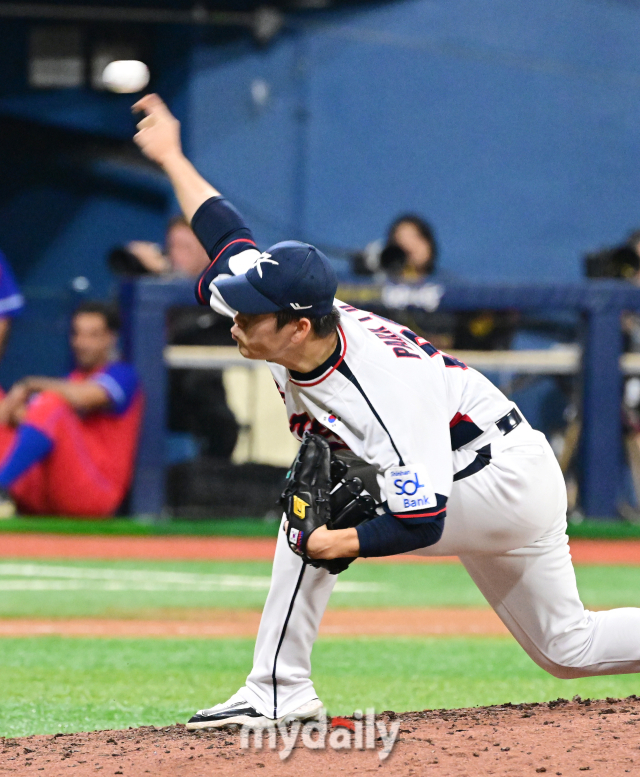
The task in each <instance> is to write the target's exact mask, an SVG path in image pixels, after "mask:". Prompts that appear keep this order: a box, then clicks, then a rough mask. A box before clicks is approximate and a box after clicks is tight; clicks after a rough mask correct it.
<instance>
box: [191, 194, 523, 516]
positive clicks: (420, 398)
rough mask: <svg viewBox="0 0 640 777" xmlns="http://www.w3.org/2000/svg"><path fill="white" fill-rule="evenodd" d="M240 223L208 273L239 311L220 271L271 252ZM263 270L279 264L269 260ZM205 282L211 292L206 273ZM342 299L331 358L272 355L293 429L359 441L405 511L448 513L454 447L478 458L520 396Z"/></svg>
mask: <svg viewBox="0 0 640 777" xmlns="http://www.w3.org/2000/svg"><path fill="white" fill-rule="evenodd" d="M216 204H217V206H218V208H220V207H221V206H223V203H222V202H220V201H214V205H216ZM243 228H244V229H245V230H246V227H244V225H243ZM194 229H196V232H197V231H198V230H197V219H196V218H194ZM237 232H238V230H235V231H232V232H231V233H229V232H228V231H227V233H226V234H225V239H224V241H223V245H222V247H220V246H219V248H220V250H219V251H218V253H217V257H216V259H215V260H214V262H213V263H212V267H210V268H209V270H208V271H207V272H206V273H205V274H204V275H203V279H204V283H206V284H207V285H208V291H209V295H210V299H209V304H210V305H211V307H212V308H213V309H214V310H215V311H217V312H218V313H222V314H225V315H230V316H232V315H234V313H235V311H233V310H231V309H230V308H229V306H228V305H227V304H226V303H225V302H224V300H223V299H222V297H221V296H220V293H219V292H218V291H217V289H216V287H215V284H214V283H213V280H214V279H215V278H217V277H219V276H220V274H221V272H220V271H222V272H224V273H225V274H233V275H238V274H240V273H243V272H246V271H247V270H248V269H249V267H251V266H253V265H255V263H256V262H257V261H258V260H259V257H260V256H261V254H260V252H259V251H258V250H257V249H256V248H255V247H253V245H252V246H248V245H247V244H248V243H249V242H250V240H249V239H246V238H244V237H241V238H238V237H237V236H236V233H237ZM201 239H202V238H201ZM203 242H204V244H205V247H208V246H207V242H206V241H203ZM209 242H211V241H209ZM220 259H222V260H223V261H220ZM215 265H217V266H215ZM262 270H263V272H265V273H267V272H269V264H268V263H265V264H263V265H262ZM199 289H200V296H201V301H204V299H206V297H205V298H204V299H203V293H202V292H203V281H201V282H200V283H199ZM335 305H336V307H337V308H338V309H339V311H340V316H341V323H340V327H339V332H338V344H337V346H336V349H335V351H334V353H333V354H332V356H331V357H330V358H329V359H328V360H327V361H326V362H325V363H324V364H322V365H320V366H319V367H318V368H317V369H315V370H313V372H310V373H305V374H300V373H296V372H290V371H289V370H287V369H286V368H285V367H282V366H280V365H278V364H272V363H269V368H270V370H271V372H272V374H273V377H274V379H275V382H276V384H277V386H278V389H279V391H280V393H281V395H282V397H283V399H284V402H285V404H286V407H287V415H288V418H289V426H290V428H291V432H292V433H293V434H294V436H295V437H297V438H298V439H302V436H303V434H304V433H305V432H306V431H311V432H313V433H316V434H321V435H323V436H324V437H326V438H328V439H329V441H330V442H331V443H332V447H333V448H341V447H342V448H344V447H346V448H349V449H350V450H351V451H352V452H353V453H355V454H356V455H357V456H359V457H360V458H361V459H363V460H364V461H366V462H367V463H369V464H371V465H373V466H374V467H375V469H376V472H377V473H378V482H379V486H380V491H381V496H382V499H383V500H386V501H387V502H388V506H389V511H390V512H391V513H392V514H393V515H394V516H395V517H397V518H401V519H403V520H405V521H408V522H411V523H422V522H424V521H426V520H430V519H432V518H433V517H435V516H436V515H442V516H444V514H445V510H446V503H447V499H448V497H449V495H450V493H451V486H452V483H453V479H454V476H455V474H456V472H457V471H458V467H456V466H454V458H453V455H452V451H454V450H465V449H466V450H468V451H469V453H468V454H467V456H466V458H465V457H464V456H463V457H462V463H463V464H470V463H471V462H472V461H473V459H474V458H475V453H474V451H475V450H477V449H478V448H480V447H482V446H483V445H484V444H486V442H489V439H488V438H490V437H491V435H492V434H496V435H498V434H499V432H498V430H497V428H496V427H495V422H496V421H498V420H499V419H500V418H502V417H503V416H504V415H505V414H506V413H508V412H509V411H510V410H511V409H512V407H513V404H512V403H511V402H509V400H508V399H507V398H506V397H505V396H504V395H503V394H502V393H501V392H500V391H499V390H498V389H497V388H496V387H495V386H494V385H493V384H492V383H491V382H490V381H488V380H487V379H486V378H485V377H484V376H483V375H481V374H480V373H478V372H476V371H475V370H473V369H471V368H469V367H467V366H466V365H465V364H463V363H462V362H460V361H458V360H457V359H455V358H453V357H451V356H449V355H447V354H444V353H441V352H440V351H438V350H437V349H436V348H434V347H433V346H432V345H431V344H430V343H429V342H427V341H426V340H424V339H422V338H421V337H418V336H417V335H416V334H414V333H413V332H411V330H409V329H407V328H406V327H403V326H402V325H400V324H397V323H394V322H392V321H389V320H387V319H385V318H381V317H379V316H376V315H374V314H373V313H368V312H365V311H362V310H358V309H357V308H354V307H352V306H351V305H347V304H344V303H343V302H340V300H337V299H336V300H335ZM458 459H460V457H458ZM458 463H459V462H458Z"/></svg>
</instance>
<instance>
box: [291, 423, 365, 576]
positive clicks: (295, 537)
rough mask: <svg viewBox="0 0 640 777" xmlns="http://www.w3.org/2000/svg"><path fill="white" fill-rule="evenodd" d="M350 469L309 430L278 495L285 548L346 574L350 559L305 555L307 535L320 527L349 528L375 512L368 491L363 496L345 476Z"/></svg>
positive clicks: (358, 485)
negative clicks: (286, 546) (285, 537)
mask: <svg viewBox="0 0 640 777" xmlns="http://www.w3.org/2000/svg"><path fill="white" fill-rule="evenodd" d="M348 469H349V467H348V466H347V464H346V463H345V462H344V461H342V460H341V459H336V458H333V457H332V455H331V448H330V447H329V443H328V442H327V441H326V440H325V439H324V437H321V436H320V435H318V434H310V433H307V434H305V436H304V438H303V440H302V444H301V445H300V450H299V451H298V455H297V456H296V458H295V461H294V462H293V465H292V466H291V470H290V471H289V474H288V476H287V485H286V487H285V489H284V491H283V492H282V495H281V497H280V504H281V505H282V506H283V507H284V511H285V513H286V517H287V521H288V522H289V525H288V527H287V530H286V532H287V541H288V543H289V547H290V548H291V550H292V551H293V552H294V553H296V554H297V555H298V556H300V557H301V558H303V559H304V560H305V561H306V562H307V563H308V564H311V565H312V566H314V567H318V568H319V567H322V568H324V569H327V570H328V571H329V572H330V573H331V574H332V575H337V574H339V573H340V572H344V570H345V569H346V568H347V567H348V566H349V564H350V563H351V562H352V561H353V559H352V558H340V559H330V560H324V559H312V558H309V556H307V553H306V549H307V542H308V541H309V537H310V536H311V534H312V533H313V532H314V531H315V530H316V529H317V528H318V527H319V526H326V527H327V528H328V529H348V528H352V527H355V526H358V525H359V524H361V523H364V522H365V521H370V520H371V519H372V518H375V516H376V512H375V509H376V503H375V501H374V500H373V499H372V497H370V496H369V495H368V494H362V489H363V485H362V481H361V480H360V478H357V477H356V478H350V479H346V475H347V473H348Z"/></svg>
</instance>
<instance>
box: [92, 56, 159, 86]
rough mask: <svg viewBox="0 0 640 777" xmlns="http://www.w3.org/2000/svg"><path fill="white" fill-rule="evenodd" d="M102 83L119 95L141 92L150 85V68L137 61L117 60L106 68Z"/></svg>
mask: <svg viewBox="0 0 640 777" xmlns="http://www.w3.org/2000/svg"><path fill="white" fill-rule="evenodd" d="M102 83H103V84H104V87H105V89H108V90H109V91H110V92H117V93H118V94H132V93H133V92H140V91H141V90H142V89H144V88H145V86H146V85H147V84H148V83H149V68H148V67H147V66H146V65H145V64H144V62H139V61H138V60H137V59H117V60H116V61H115V62H109V64H108V65H107V66H106V67H105V69H104V71H103V73H102Z"/></svg>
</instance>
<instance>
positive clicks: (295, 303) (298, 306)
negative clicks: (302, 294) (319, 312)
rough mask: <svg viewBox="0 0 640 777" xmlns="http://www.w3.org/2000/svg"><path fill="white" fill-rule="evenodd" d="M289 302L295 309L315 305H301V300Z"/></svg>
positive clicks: (305, 308)
mask: <svg viewBox="0 0 640 777" xmlns="http://www.w3.org/2000/svg"><path fill="white" fill-rule="evenodd" d="M289 304H290V305H291V307H292V308H293V309H294V310H309V308H312V307H313V305H301V304H300V303H299V302H290V303H289Z"/></svg>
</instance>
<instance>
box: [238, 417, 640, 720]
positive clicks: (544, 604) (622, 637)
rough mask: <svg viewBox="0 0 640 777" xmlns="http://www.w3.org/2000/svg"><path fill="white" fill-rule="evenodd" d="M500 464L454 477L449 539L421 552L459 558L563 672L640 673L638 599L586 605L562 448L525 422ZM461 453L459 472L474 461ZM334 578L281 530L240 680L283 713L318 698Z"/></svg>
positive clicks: (520, 635)
mask: <svg viewBox="0 0 640 777" xmlns="http://www.w3.org/2000/svg"><path fill="white" fill-rule="evenodd" d="M491 454H492V458H491V462H490V464H489V465H488V466H486V467H484V468H483V469H481V470H480V471H479V472H476V473H475V474H473V475H471V476H469V477H467V478H465V479H463V480H459V481H457V482H454V484H453V489H452V492H451V496H450V497H449V501H448V504H447V517H446V519H445V528H444V532H443V534H442V537H441V538H440V540H439V542H437V543H436V544H435V545H432V546H430V547H428V548H422V549H420V550H417V551H413V552H414V553H417V554H419V555H428V556H459V558H460V561H461V562H462V564H463V565H464V566H465V568H466V569H467V571H468V572H469V574H470V575H471V577H472V579H473V580H474V582H475V583H476V585H477V586H478V588H479V589H480V591H481V592H482V594H483V595H484V596H485V598H486V599H487V601H488V602H489V604H490V605H491V607H493V609H494V610H495V612H496V613H497V614H498V616H499V617H500V619H501V620H502V621H503V623H504V624H505V626H506V627H507V628H508V629H509V631H510V632H511V634H513V636H514V637H515V638H516V640H517V641H518V642H519V643H520V645H522V647H523V648H524V649H525V650H526V652H527V653H528V654H529V656H530V657H531V658H532V659H533V660H534V661H535V662H536V663H537V664H538V665H539V666H541V667H542V668H543V669H545V670H546V671H547V672H550V673H551V674H552V675H554V676H556V677H561V678H572V677H588V676H593V675H606V674H626V673H631V672H640V609H637V608H631V607H626V608H620V609H615V610H609V611H606V612H589V611H588V610H585V608H584V606H583V605H582V602H581V601H580V596H579V594H578V589H577V586H576V578H575V573H574V570H573V565H572V563H571V555H570V552H569V547H568V538H567V535H566V492H565V486H564V481H563V478H562V473H561V472H560V468H559V466H558V463H557V462H556V459H555V456H554V455H553V452H552V450H551V448H550V446H549V444H548V443H547V441H546V439H545V437H544V435H543V434H541V433H540V432H537V431H534V430H533V429H532V428H531V427H530V426H529V424H528V423H526V422H523V423H522V424H521V425H520V426H519V427H517V428H516V429H514V430H513V431H512V432H510V433H509V434H508V435H505V436H504V437H500V438H499V439H496V440H493V441H492V443H491ZM472 455H475V454H471V453H470V452H468V451H460V452H459V453H458V452H456V453H454V464H455V465H456V471H459V470H461V469H463V468H464V467H465V466H466V465H467V464H468V463H469V460H470V457H471V456H472ZM335 582H336V576H335V575H330V574H329V573H328V572H327V571H325V570H323V569H315V568H313V567H311V566H308V565H304V564H303V562H302V561H301V559H300V558H299V557H298V556H296V555H295V554H293V553H292V552H291V550H290V549H289V547H288V546H287V543H286V538H285V535H284V532H282V531H281V532H279V533H278V543H277V547H276V553H275V558H274V563H273V573H272V579H271V588H270V590H269V595H268V597H267V601H266V604H265V607H264V611H263V613H262V619H261V622H260V629H259V631H258V637H257V640H256V646H255V652H254V662H253V669H252V671H251V673H250V674H249V676H248V677H247V681H246V685H245V687H244V688H242V689H241V693H242V695H243V697H244V698H245V699H246V701H247V702H249V704H251V705H252V706H253V707H255V709H256V710H258V711H259V712H260V713H261V714H263V715H265V716H267V717H270V718H275V717H281V716H283V715H287V714H289V713H290V712H292V711H293V710H295V709H296V708H297V707H299V706H300V705H302V704H304V703H306V702H308V701H310V700H311V699H313V698H315V697H316V695H317V694H316V692H315V690H314V687H313V683H312V681H311V650H312V647H313V644H314V642H315V639H316V637H317V634H318V628H319V626H320V621H321V619H322V616H323V613H324V611H325V608H326V606H327V602H328V601H329V596H330V595H331V591H332V589H333V586H334V584H335Z"/></svg>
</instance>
